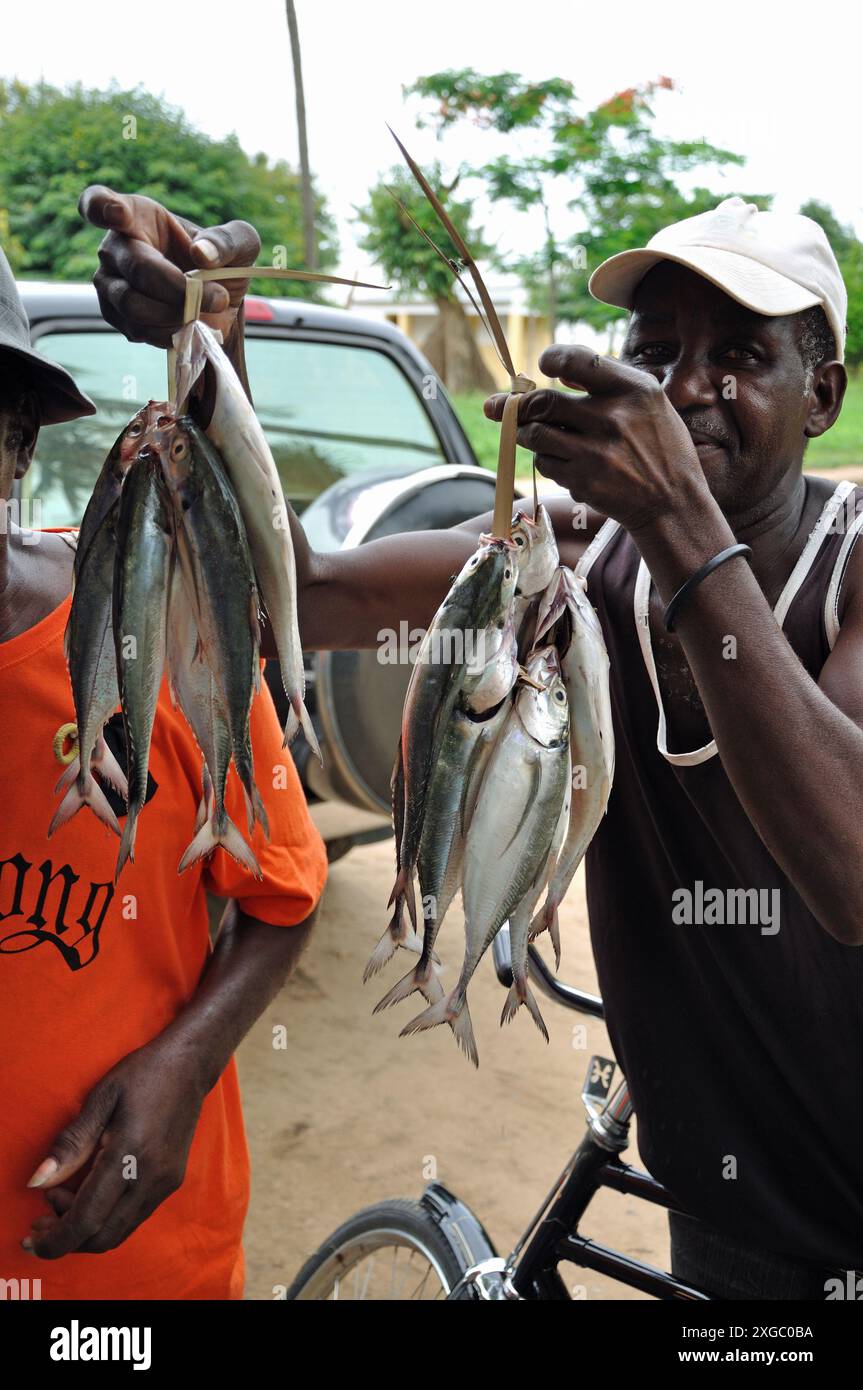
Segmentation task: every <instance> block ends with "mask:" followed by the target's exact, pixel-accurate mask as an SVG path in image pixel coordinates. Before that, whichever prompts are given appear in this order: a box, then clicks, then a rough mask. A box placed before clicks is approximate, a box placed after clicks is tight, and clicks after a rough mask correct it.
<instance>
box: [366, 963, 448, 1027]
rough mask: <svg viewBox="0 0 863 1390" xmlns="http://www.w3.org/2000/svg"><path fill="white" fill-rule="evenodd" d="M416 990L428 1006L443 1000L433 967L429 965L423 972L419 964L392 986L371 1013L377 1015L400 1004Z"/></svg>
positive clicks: (439, 983)
mask: <svg viewBox="0 0 863 1390" xmlns="http://www.w3.org/2000/svg"><path fill="white" fill-rule="evenodd" d="M416 990H419V992H420V994H421V995H422V996H423V998H424V999H425V1000H427V1002H428V1003H429V1004H437V1003H438V1002H439V1000H441V999H442V998H443V992H444V991H443V985H442V984H441V982H440V978H439V977H438V975H437V974H436V972H435V969H434V967H433V966H431V965H430V966H429V968H428V970H424V969H423V966H422V963H421V962H420V964H419V965H417V966H416V967H415V968H414V969H413V970H409V971H408V973H407V974H406V975H404V976H403V977H402V979H400V980H399V982H398V984H396V985H393V987H392V989H391V990H390V991H389V993H388V994H385V995H384V997H383V999H381V1000H379V1001H378V1003H377V1004H375V1007H374V1009H373V1010H372V1012H373V1013H376V1014H379V1013H380V1012H381V1010H382V1009H389V1008H390V1007H391V1006H392V1005H393V1004H400V1003H401V1001H402V1000H403V999H408V998H409V997H410V995H412V994H413V993H414V992H415V991H416Z"/></svg>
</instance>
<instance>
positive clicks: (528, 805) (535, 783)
mask: <svg viewBox="0 0 863 1390" xmlns="http://www.w3.org/2000/svg"><path fill="white" fill-rule="evenodd" d="M527 761H528V767H529V769H530V786H529V788H528V791H527V795H526V796H525V799H524V808H523V810H522V813H521V816H520V817H519V822H518V825H517V826H516V827H515V830H514V831H513V832H512V835H511V836H510V839H509V843H508V844H506V845H504V847H503V849H502V850H501V852H500V854H499V856H498V858H500V859H503V856H504V855H505V854H506V852H507V850H509V849H511V848H512V846H513V844H514V843H515V841H516V840H517V839H518V836H519V835H520V834H521V831H522V829H523V828H524V826H525V824H526V822H527V818H528V816H529V815H530V813H531V810H532V808H533V805H534V802H535V801H536V798H537V797H538V796H539V787H540V783H541V781H542V766H541V763H540V759H539V757H538V756H534V757H530V758H528V760H527Z"/></svg>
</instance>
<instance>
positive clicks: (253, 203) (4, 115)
mask: <svg viewBox="0 0 863 1390" xmlns="http://www.w3.org/2000/svg"><path fill="white" fill-rule="evenodd" d="M88 183H106V184H108V185H109V186H111V187H113V188H118V189H122V190H124V191H128V192H134V193H145V194H148V195H149V196H150V197H152V198H157V199H158V200H159V201H160V202H162V203H165V204H166V205H167V206H168V207H170V208H171V209H172V211H174V212H177V213H179V214H181V215H182V216H185V217H189V218H191V219H192V220H193V221H195V222H197V223H199V224H200V225H202V226H212V225H214V224H215V223H218V222H224V221H226V220H228V219H230V218H234V217H238V216H240V217H243V218H245V219H246V220H247V221H249V222H252V223H253V224H254V225H255V226H256V227H257V229H258V231H259V232H260V234H261V242H262V251H261V261H262V263H270V262H271V261H273V260H274V259H275V260H276V263H281V264H285V265H289V266H293V267H296V268H298V269H302V268H303V261H304V248H303V229H302V212H301V198H300V188H299V181H298V178H297V175H296V173H295V172H294V171H293V170H292V169H290V168H289V167H288V165H287V164H286V163H284V162H282V161H280V162H278V163H276V164H274V165H271V164H270V163H269V162H268V160H267V158H266V156H265V155H263V154H258V155H255V156H254V157H251V158H250V157H249V156H248V155H247V154H246V153H245V152H244V151H243V150H242V149H241V147H240V144H239V142H238V140H237V139H236V137H235V136H233V135H231V136H228V137H227V138H226V139H223V140H213V139H211V138H210V137H209V136H207V135H204V134H202V133H201V132H200V131H198V130H195V129H194V127H193V126H192V125H191V124H190V123H189V122H188V120H187V119H186V117H185V116H184V115H183V113H182V112H181V111H179V110H177V109H176V108H175V107H172V106H169V105H167V104H166V103H164V102H163V101H161V100H159V99H158V98H157V97H154V96H151V95H150V94H149V93H148V92H145V91H144V90H143V89H141V88H136V89H134V90H132V91H121V90H119V89H118V88H116V87H111V88H109V89H108V90H107V91H91V90H86V89H85V88H83V87H81V86H80V85H79V86H74V87H71V88H69V89H68V90H66V91H59V90H58V89H56V88H54V87H50V86H47V85H46V84H44V83H42V84H39V85H38V86H33V87H28V86H26V85H25V84H23V83H21V82H0V211H2V210H4V209H5V211H6V213H7V216H8V235H9V238H10V244H11V245H12V247H13V248H17V250H16V251H15V256H16V260H17V264H16V270H18V271H19V273H21V274H23V275H25V276H29V277H30V278H35V277H46V278H53V279H59V280H83V279H89V277H90V276H91V275H92V274H93V271H94V269H95V266H96V250H97V247H98V245H99V242H100V240H101V233H100V232H99V231H98V230H97V229H95V228H93V227H89V226H87V225H86V224H85V223H83V222H82V221H81V219H80V217H79V216H78V213H77V202H78V196H79V194H80V192H81V190H82V188H84V187H85V185H86V184H88ZM316 231H317V237H318V263H319V265H320V266H322V267H324V268H326V267H328V266H331V265H333V264H334V262H335V260H336V255H337V244H336V238H335V224H334V222H333V220H332V218H331V216H330V214H329V213H328V212H327V209H326V207H325V205H324V203H323V200H322V199H321V198H320V197H318V199H317V217H316ZM6 244H7V242H6V237H5V235H4V246H5V245H6ZM282 247H283V248H284V251H281V250H279V249H278V248H282ZM260 283H261V285H264V284H266V293H268V294H288V295H294V296H300V297H303V298H307V297H308V296H309V293H310V287H309V286H308V285H303V284H300V283H299V282H292V281H274V280H268V281H266V282H263V281H262V282H260Z"/></svg>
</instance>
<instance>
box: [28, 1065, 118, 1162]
mask: <svg viewBox="0 0 863 1390" xmlns="http://www.w3.org/2000/svg"><path fill="white" fill-rule="evenodd" d="M116 1103H117V1091H116V1089H115V1088H114V1087H113V1086H110V1085H106V1084H105V1083H102V1084H100V1085H98V1086H95V1087H94V1088H93V1090H92V1091H91V1092H90V1094H89V1095H88V1096H87V1099H86V1100H85V1101H84V1104H83V1106H82V1107H81V1109H80V1111H79V1113H78V1114H77V1115H76V1116H75V1118H74V1120H72V1122H71V1123H70V1124H68V1125H67V1126H66V1128H65V1129H62V1130H61V1131H60V1133H59V1134H58V1135H57V1137H56V1139H55V1140H54V1142H53V1144H52V1145H51V1150H50V1153H49V1154H48V1157H47V1158H44V1159H43V1160H42V1162H41V1163H40V1164H39V1167H38V1168H37V1169H36V1171H35V1173H34V1174H33V1176H32V1177H31V1178H30V1180H29V1182H28V1183H27V1186H28V1187H56V1186H57V1184H58V1183H61V1182H65V1181H66V1180H67V1179H68V1178H70V1177H71V1176H72V1174H73V1173H77V1172H78V1170H79V1169H80V1168H83V1167H84V1164H85V1163H86V1162H87V1161H88V1159H90V1158H91V1157H92V1156H93V1153H94V1152H95V1149H96V1147H97V1145H98V1143H99V1140H100V1139H101V1137H102V1134H103V1132H104V1130H105V1126H106V1125H107V1123H108V1121H109V1119H110V1118H111V1115H112V1114H113V1111H114V1107H115V1105H116Z"/></svg>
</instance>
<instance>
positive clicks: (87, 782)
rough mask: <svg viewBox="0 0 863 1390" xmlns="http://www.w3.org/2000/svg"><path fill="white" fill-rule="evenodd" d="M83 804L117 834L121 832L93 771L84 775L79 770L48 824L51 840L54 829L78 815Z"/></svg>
mask: <svg viewBox="0 0 863 1390" xmlns="http://www.w3.org/2000/svg"><path fill="white" fill-rule="evenodd" d="M60 780H61V781H62V780H63V779H62V778H61V779H60ZM82 806H89V807H90V810H91V811H92V812H93V814H94V815H95V816H97V817H98V819H99V820H100V821H101V822H102V824H103V825H107V826H108V827H109V828H110V829H111V830H113V831H114V834H115V835H119V834H120V822H119V821H118V820H117V817H116V816H115V815H114V812H113V811H112V810H111V807H110V805H109V803H108V799H107V797H106V796H105V793H104V792H103V791H102V788H101V787H100V786H99V783H98V782H97V781H96V779H95V777H94V776H93V774H92V773H91V772H86V773H84V775H83V776H82V775H81V774H80V772H79V774H78V776H77V777H76V778H75V780H74V782H72V785H71V786H70V787H69V789H68V791H67V792H66V795H65V796H64V797H63V800H62V801H61V802H60V805H59V806H58V807H57V810H56V811H55V812H54V816H53V819H52V821H51V824H50V825H49V826H48V839H49V840H50V838H51V836H52V835H53V834H54V831H55V830H59V829H60V826H61V825H65V824H66V822H67V821H70V820H71V819H72V817H73V816H75V815H77V814H78V812H79V811H80V809H81V807H82Z"/></svg>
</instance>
